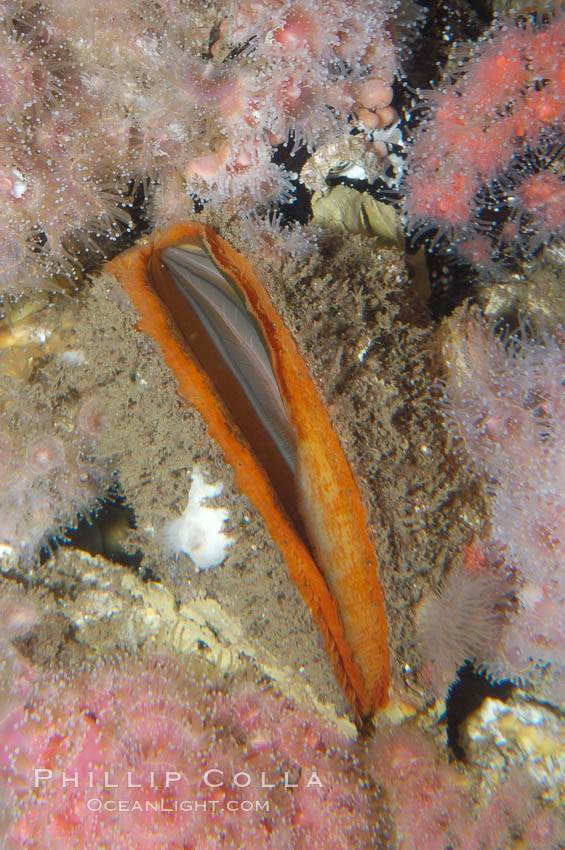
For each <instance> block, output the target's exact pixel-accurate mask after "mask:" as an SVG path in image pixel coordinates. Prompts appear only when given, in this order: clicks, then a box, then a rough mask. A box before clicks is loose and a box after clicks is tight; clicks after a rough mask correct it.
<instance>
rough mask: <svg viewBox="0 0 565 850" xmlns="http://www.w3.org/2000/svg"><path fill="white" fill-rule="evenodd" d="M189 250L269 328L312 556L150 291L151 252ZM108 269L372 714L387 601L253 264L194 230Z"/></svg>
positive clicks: (319, 409)
mask: <svg viewBox="0 0 565 850" xmlns="http://www.w3.org/2000/svg"><path fill="white" fill-rule="evenodd" d="M187 242H188V243H190V242H193V243H195V242H196V243H204V245H205V246H206V248H207V249H208V251H209V252H210V255H211V257H212V258H213V260H214V262H215V263H216V265H217V266H218V267H219V268H220V269H221V270H223V271H225V272H226V273H227V274H228V276H229V277H231V279H232V280H233V281H234V282H235V284H236V285H237V286H238V287H239V289H240V291H241V292H242V293H243V294H244V296H245V299H246V302H247V306H248V308H249V309H250V310H251V311H252V312H253V314H254V315H255V317H256V319H257V321H258V322H259V325H260V326H261V328H262V330H263V334H264V337H265V339H266V340H267V343H268V345H269V348H270V353H271V357H272V363H273V370H274V372H275V375H276V378H277V380H278V383H279V388H280V392H281V395H282V397H283V399H284V402H285V406H286V408H287V413H288V415H289V419H290V422H291V424H292V426H293V429H294V432H295V435H296V444H297V488H298V499H299V506H300V513H301V515H302V517H303V519H304V521H305V524H306V527H307V528H308V532H309V537H310V543H311V545H312V547H313V549H314V556H313V555H312V553H311V550H310V549H309V548H308V547H307V545H306V544H305V543H304V541H303V540H302V539H301V538H300V537H299V535H298V534H297V532H296V530H295V529H294V527H293V525H292V524H291V522H290V520H289V519H288V517H287V515H286V514H285V512H284V510H283V508H282V507H281V505H280V503H279V501H278V499H277V496H276V494H275V493H274V491H273V489H272V486H271V484H270V481H269V479H268V478H267V475H266V473H265V471H264V469H263V467H262V466H261V465H260V463H259V462H258V461H257V460H256V459H255V457H254V455H253V451H252V447H250V446H249V444H248V443H247V441H246V440H245V439H244V437H243V436H242V434H241V433H240V431H239V429H238V428H237V426H235V424H234V423H233V422H232V421H231V418H230V414H229V413H228V411H227V409H226V408H225V405H224V403H223V402H222V400H221V399H220V398H219V397H218V395H217V394H216V392H215V390H214V388H213V386H212V384H211V382H210V380H209V379H208V377H207V375H206V374H205V373H204V372H203V371H202V368H201V366H200V364H199V363H198V361H197V360H196V359H195V357H194V355H193V354H192V352H191V350H190V348H189V346H188V345H187V343H186V342H185V340H184V339H183V337H182V336H181V334H180V332H179V331H178V329H177V327H176V326H175V322H174V320H173V318H172V316H171V314H170V312H169V311H168V309H167V308H166V307H165V306H164V304H163V303H162V301H161V300H160V298H159V297H158V296H157V295H156V293H155V292H154V291H153V289H152V287H151V285H150V282H149V279H148V275H147V265H148V262H149V259H150V257H151V256H152V255H153V254H154V252H159V251H162V250H163V249H164V248H166V247H168V246H170V245H179V244H181V243H187ZM106 271H108V272H109V273H110V274H113V275H115V276H116V277H117V278H118V280H119V281H120V283H121V284H122V286H123V288H124V289H125V291H126V292H127V294H128V296H129V297H130V299H131V301H132V303H133V305H134V307H135V308H136V310H137V311H138V312H139V314H140V316H141V320H140V322H139V324H138V328H139V330H141V331H143V332H144V333H146V334H148V335H149V336H150V337H152V338H153V339H154V340H155V341H156V342H157V344H158V346H159V348H160V350H161V352H162V355H163V358H164V360H165V363H166V364H167V366H168V367H169V368H170V369H171V370H172V371H173V372H174V374H175V376H176V379H177V381H178V387H179V391H180V393H181V395H182V396H183V398H184V399H185V400H186V401H187V402H188V403H189V404H192V405H194V406H195V407H196V408H197V409H198V410H199V411H200V413H201V414H202V416H203V418H204V419H205V421H206V422H207V425H208V429H209V432H210V435H211V436H212V437H213V439H214V440H216V442H217V443H219V445H220V446H221V448H222V449H223V451H224V453H225V455H226V458H227V460H228V461H229V463H230V464H231V465H232V466H233V468H234V471H235V483H236V485H237V487H238V488H239V489H240V490H241V491H242V492H243V493H245V494H246V495H247V496H248V498H249V499H250V500H251V501H252V502H253V504H254V505H255V507H256V508H257V510H258V511H259V512H260V513H261V514H262V516H263V519H264V521H265V525H266V526H267V528H268V530H269V532H270V534H271V535H272V537H273V539H274V540H275V541H276V543H277V544H278V546H279V547H280V549H281V551H282V553H283V555H284V557H285V559H286V562H287V565H288V570H289V573H290V576H291V578H292V580H293V581H294V582H295V584H296V585H297V586H298V587H299V589H300V591H301V593H302V595H303V597H304V599H305V601H306V603H307V604H308V606H309V608H310V611H311V612H312V615H313V617H314V619H315V620H316V622H317V624H318V626H319V628H320V630H321V632H322V634H323V636H324V638H325V642H326V647H327V651H328V654H329V656H330V658H331V660H332V663H333V665H334V669H335V672H336V676H337V678H338V680H339V682H340V683H341V685H342V687H343V688H344V690H345V692H346V694H347V696H348V698H349V701H350V703H351V705H352V708H353V711H354V713H355V715H356V716H357V717H358V718H360V719H366V718H369V717H370V716H372V714H373V713H374V711H375V710H376V709H377V708H379V707H381V706H383V705H384V704H386V702H387V699H388V687H389V676H390V673H389V653H388V643H387V626H386V619H385V613H384V605H383V596H382V592H381V588H380V584H379V579H378V575H377V562H376V557H375V554H374V551H373V547H372V545H371V541H370V539H369V535H368V532H367V527H366V516H365V511H364V507H363V504H362V500H361V496H360V493H359V490H358V487H357V485H356V483H355V480H354V477H353V473H352V470H351V468H350V466H349V464H348V462H347V460H346V458H345V455H344V453H343V450H342V448H341V445H340V443H339V440H338V439H337V436H336V434H335V432H334V430H333V428H332V426H331V423H330V419H329V416H328V413H327V411H326V409H325V408H324V406H323V404H322V402H321V400H320V397H319V395H318V392H317V390H316V388H315V385H314V383H313V381H312V379H311V377H310V375H309V374H308V369H307V366H306V364H305V362H304V360H303V359H302V357H301V356H300V354H299V353H298V350H297V348H296V345H295V343H294V340H293V339H292V337H291V335H290V333H289V332H288V330H287V329H286V328H285V326H284V324H283V322H282V320H281V319H280V317H279V316H278V315H277V314H276V312H275V310H274V308H273V306H272V304H271V301H270V299H269V297H268V295H267V293H266V291H265V289H264V287H263V286H262V284H261V283H260V282H259V281H258V280H257V277H256V276H255V273H254V271H253V269H252V267H251V264H250V263H249V262H248V260H246V258H245V257H244V256H242V255H241V254H239V253H238V252H237V251H235V250H234V249H233V248H232V247H231V246H230V245H229V244H228V243H227V242H226V241H225V240H224V239H222V238H221V237H220V236H218V234H217V233H215V232H214V231H213V230H212V229H211V228H209V227H206V226H205V225H202V224H199V223H195V222H191V223H185V224H179V225H175V226H174V227H172V228H170V229H169V230H167V231H165V232H162V233H156V234H153V235H152V237H151V238H150V239H149V241H148V242H147V243H146V244H143V245H141V246H136V247H134V248H132V249H131V250H129V251H126V252H125V253H123V254H121V255H119V256H118V257H117V258H116V259H114V260H112V261H111V262H110V263H108V264H107V265H106Z"/></svg>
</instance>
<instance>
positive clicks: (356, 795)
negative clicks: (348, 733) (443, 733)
mask: <svg viewBox="0 0 565 850" xmlns="http://www.w3.org/2000/svg"><path fill="white" fill-rule="evenodd" d="M0 613H2V615H3V616H2V622H1V624H0V682H6V681H7V680H8V679H9V681H10V688H9V696H8V697H7V698H6V699H5V700H3V701H1V702H0V780H1V786H0V787H1V789H2V793H1V794H0V846H1V847H6V848H7V847H16V846H17V847H20V848H24V847H25V848H32V847H33V848H35V850H41V848H47V847H57V848H60V850H72V848H82V847H96V848H98V850H105V848H108V850H110V848H111V850H122V848H123V850H130V848H132V847H135V848H136V850H156V848H159V850H183V848H187V847H194V848H197V847H198V848H208V850H216V848H220V847H221V848H226V850H241V849H242V848H248V847H253V848H254V850H281V848H290V847H292V848H295V850H301V848H311V847H314V846H320V847H324V848H328V850H369V848H375V847H387V848H391V850H412V848H414V850H416V848H419V847H423V846H425V847H426V848H429V850H443V848H445V847H447V846H450V847H453V848H454V850H476V848H478V847H481V848H484V850H503V848H516V850H518V848H519V847H534V846H535V847H538V848H539V850H558V848H559V846H560V822H559V820H558V818H557V816H556V814H555V813H554V812H553V811H552V810H551V809H550V808H549V807H548V806H546V805H544V804H543V803H540V800H539V794H540V790H541V789H540V788H539V787H538V786H536V785H535V784H534V783H533V782H531V781H529V780H528V778H527V774H526V773H525V772H523V771H519V772H517V773H514V774H512V775H511V776H510V777H509V778H508V779H507V780H506V781H503V782H502V783H501V785H500V786H499V787H498V788H496V789H495V790H494V791H493V792H492V793H491V794H490V795H487V796H486V799H485V800H484V801H483V802H482V804H479V805H478V806H477V805H475V802H474V801H473V799H472V796H471V794H470V793H469V789H468V787H467V784H466V783H465V782H464V780H463V778H462V776H461V774H460V773H459V772H458V771H457V769H456V768H454V767H453V766H449V765H448V764H447V763H446V762H445V760H442V759H441V757H440V756H439V754H438V752H437V751H436V749H435V747H434V745H433V743H432V742H431V740H429V739H428V738H427V737H426V736H425V735H424V733H423V732H421V731H420V730H417V729H415V728H413V727H410V726H404V727H399V728H396V729H382V728H381V729H380V730H378V731H377V732H376V733H375V734H374V735H373V736H372V738H371V740H370V741H369V742H368V743H367V745H366V746H363V747H362V746H360V745H358V744H355V743H353V742H352V741H349V740H347V739H346V738H345V737H344V735H343V734H342V732H340V731H339V730H338V729H337V728H336V727H335V726H332V725H330V724H328V723H327V722H325V721H323V720H321V719H320V717H318V716H317V715H316V714H314V713H313V712H311V711H309V710H307V709H304V708H302V707H300V706H298V705H297V704H295V703H294V702H293V701H292V700H290V699H288V698H285V697H282V696H280V695H278V694H276V693H274V692H270V691H268V690H266V689H265V688H260V687H258V686H257V685H253V684H251V683H249V682H247V683H246V682H245V681H243V680H241V678H240V677H239V676H238V675H234V677H232V680H231V682H230V688H229V691H227V690H226V688H225V685H222V684H221V683H220V682H219V681H218V680H217V679H215V678H214V677H213V676H209V675H207V674H205V672H204V671H203V670H201V669H200V670H198V669H197V670H194V669H192V670H186V669H184V668H183V666H182V665H181V664H180V662H179V661H177V660H175V659H174V658H171V657H168V656H159V657H152V658H151V657H150V658H147V659H144V660H142V659H131V658H121V659H116V660H115V661H114V662H113V663H109V662H106V663H98V664H88V665H83V666H78V667H75V668H68V669H49V670H45V669H42V670H38V669H36V668H34V667H33V666H30V664H29V663H28V662H26V661H25V660H24V659H23V658H22V657H21V656H19V655H18V653H17V652H16V651H15V650H14V649H13V648H11V647H10V646H9V645H8V644H7V640H9V639H10V638H13V637H15V636H17V635H21V634H22V633H23V632H25V631H26V630H27V629H29V628H30V627H33V626H34V625H35V624H36V623H37V611H36V610H35V608H34V607H33V606H30V605H29V604H28V603H26V601H25V600H20V599H19V598H18V597H17V596H15V595H10V596H6V598H5V600H4V604H3V605H2V606H0ZM6 691H8V689H7V688H6Z"/></svg>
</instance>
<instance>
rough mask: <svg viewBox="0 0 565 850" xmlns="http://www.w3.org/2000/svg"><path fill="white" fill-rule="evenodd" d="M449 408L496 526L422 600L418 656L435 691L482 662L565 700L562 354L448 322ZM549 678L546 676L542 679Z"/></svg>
mask: <svg viewBox="0 0 565 850" xmlns="http://www.w3.org/2000/svg"><path fill="white" fill-rule="evenodd" d="M450 326H451V335H450V338H449V341H448V342H447V344H446V346H445V355H446V361H447V379H446V406H445V413H446V418H447V422H448V424H449V426H450V427H451V428H452V429H453V430H454V431H455V433H456V434H457V435H458V436H459V438H460V440H461V445H462V448H463V449H464V451H465V453H466V454H467V455H468V456H469V458H470V459H471V462H472V465H473V467H474V468H475V470H476V471H477V472H478V473H479V474H481V475H483V476H485V478H486V481H487V489H488V494H489V522H488V526H487V528H486V529H485V532H484V542H483V543H475V544H474V545H472V546H470V547H469V548H468V550H467V552H466V554H465V560H464V564H463V566H462V567H457V568H455V569H453V570H452V571H451V572H450V573H449V574H448V576H447V578H446V581H445V584H444V586H443V587H442V589H441V593H440V595H439V596H438V597H433V596H432V597H431V598H429V599H428V600H426V601H425V602H424V603H422V608H421V610H420V614H419V626H420V639H421V651H422V654H423V656H424V660H425V662H426V666H427V668H428V669H427V670H426V673H427V675H428V677H429V679H430V681H431V683H432V686H433V688H434V689H435V690H436V692H438V691H439V692H441V690H442V689H444V687H445V686H446V685H447V684H449V682H450V681H451V680H452V679H453V676H454V674H455V673H456V671H457V667H459V666H460V665H462V664H463V663H464V662H465V661H474V662H475V663H477V664H478V665H479V666H481V667H483V668H485V669H486V670H488V671H490V672H491V673H492V674H493V675H494V676H495V677H496V678H499V679H500V678H510V679H513V680H517V681H523V682H534V681H536V682H537V680H539V679H540V677H541V678H542V681H541V682H537V683H538V685H539V688H540V692H542V693H543V694H544V695H545V696H546V697H547V698H549V699H550V700H552V701H553V702H554V703H556V704H559V703H563V701H564V700H565V666H564V663H563V658H564V650H565V642H564V641H565V638H564V636H565V571H564V569H563V563H564V560H565V490H564V486H563V470H564V469H565V391H564V387H565V348H564V345H563V333H562V331H561V330H558V331H556V332H555V333H554V334H553V335H550V334H549V333H547V334H546V335H545V336H544V335H543V334H542V333H540V334H539V338H538V340H537V341H536V343H535V344H534V343H529V342H526V341H524V340H519V339H518V338H516V337H511V338H509V339H506V340H501V339H499V338H497V337H496V335H495V334H494V332H493V330H492V329H491V328H489V327H488V325H486V324H484V323H483V322H482V321H481V320H479V319H477V317H476V316H474V315H473V314H472V313H469V312H463V313H462V314H461V315H459V316H457V315H456V316H455V317H453V318H452V319H451V322H450ZM542 671H543V672H542Z"/></svg>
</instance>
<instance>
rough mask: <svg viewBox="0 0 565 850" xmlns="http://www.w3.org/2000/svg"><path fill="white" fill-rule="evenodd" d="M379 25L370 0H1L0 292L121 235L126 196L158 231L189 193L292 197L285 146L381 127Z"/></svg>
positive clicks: (384, 94) (389, 52)
mask: <svg viewBox="0 0 565 850" xmlns="http://www.w3.org/2000/svg"><path fill="white" fill-rule="evenodd" d="M388 11H391V10H388ZM386 17H387V10H386V9H385V8H384V6H383V4H382V2H380V0H379V2H371V0H361V2H353V0H316V2H308V3H306V2H299V0H256V2H253V3H235V2H233V3H231V2H229V3H225V2H220V0H215V2H187V0H168V2H165V0H157V2H151V1H150V0H127V1H126V0H117V2H114V3H110V4H109V3H107V2H105V0H104V2H102V0H88V2H87V1H86V0H76V2H73V3H71V4H69V3H68V2H67V0H45V2H43V3H41V4H35V3H31V2H30V3H23V4H22V3H16V2H11V0H4V2H2V3H0V107H1V109H0V143H1V145H2V150H3V163H2V166H1V168H0V208H1V212H2V215H1V221H2V224H1V227H0V249H1V250H2V255H3V260H2V266H1V268H0V293H2V291H6V290H7V289H14V290H18V289H20V288H21V287H22V286H23V285H25V281H28V282H29V283H32V281H33V279H34V274H35V277H37V266H38V261H39V263H40V265H41V260H42V259H43V260H48V261H51V262H53V261H57V262H68V260H69V258H72V257H73V256H75V254H76V251H77V250H84V249H85V248H86V249H88V250H89V249H91V248H92V247H93V244H94V243H93V242H92V236H93V235H104V236H109V237H112V236H115V235H116V234H117V233H118V232H119V231H120V228H121V229H122V230H123V228H124V227H126V226H127V225H128V220H129V217H128V212H127V201H128V197H129V194H128V193H130V191H131V188H132V186H136V185H137V186H139V185H140V184H141V185H142V186H143V187H144V189H145V190H146V192H148V193H149V194H150V196H151V198H150V199H151V209H152V215H153V221H154V223H158V224H162V223H164V222H166V221H167V220H169V219H170V218H172V217H175V216H180V215H183V214H185V215H186V213H187V212H188V211H189V210H191V208H192V200H191V199H192V198H193V197H194V196H195V195H197V196H199V197H200V198H201V199H203V200H212V201H213V202H214V203H216V204H220V203H226V202H229V204H230V205H231V207H232V208H234V209H238V210H249V209H252V208H253V207H254V205H255V204H257V203H266V202H268V201H270V200H272V199H274V198H275V197H277V196H279V197H281V196H282V197H284V196H285V193H288V190H289V186H290V182H289V177H290V175H289V174H288V173H287V172H285V171H284V169H283V168H281V167H279V166H277V165H275V164H274V163H273V162H272V161H271V157H272V154H273V151H274V147H275V146H276V145H277V144H279V143H280V142H283V141H286V140H287V138H288V137H289V134H293V136H294V138H295V140H297V141H302V142H305V143H306V144H307V145H308V146H309V147H310V148H311V147H312V146H313V145H314V144H320V143H321V142H323V141H324V140H325V139H327V138H328V137H329V136H330V135H331V134H332V133H335V132H336V130H339V129H341V130H343V129H344V128H346V127H348V126H350V125H349V123H348V122H349V121H350V120H351V118H352V117H353V118H354V119H355V122H356V123H357V124H358V125H359V126H360V127H365V128H367V129H373V128H376V127H381V126H384V125H386V124H389V123H391V122H392V121H393V120H394V119H395V115H394V111H393V109H392V108H391V106H390V103H391V99H392V88H391V85H392V81H393V78H394V75H395V72H396V69H397V62H396V55H395V48H394V46H393V42H392V38H391V36H390V35H389V32H388V29H387V20H386ZM352 126H353V125H352Z"/></svg>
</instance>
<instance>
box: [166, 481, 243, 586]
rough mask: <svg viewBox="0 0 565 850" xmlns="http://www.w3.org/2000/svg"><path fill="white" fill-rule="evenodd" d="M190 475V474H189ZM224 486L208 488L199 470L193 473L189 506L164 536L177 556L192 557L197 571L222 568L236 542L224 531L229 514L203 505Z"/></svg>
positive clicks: (217, 483) (210, 486)
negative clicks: (228, 552)
mask: <svg viewBox="0 0 565 850" xmlns="http://www.w3.org/2000/svg"><path fill="white" fill-rule="evenodd" d="M189 474H190V473H189ZM222 489H223V484H222V483H221V482H220V481H218V482H216V483H215V484H207V483H206V481H205V480H204V478H203V477H202V475H200V473H199V472H198V470H194V472H193V473H192V484H191V486H190V491H189V494H188V504H187V506H186V508H185V509H184V512H183V513H182V514H181V516H180V517H179V518H178V519H174V520H171V522H168V523H167V524H166V526H165V529H164V536H165V539H166V541H167V544H168V547H169V548H170V550H171V551H172V552H173V553H174V554H175V555H178V554H179V553H180V552H184V553H185V555H189V556H190V557H191V558H192V560H193V561H194V563H195V565H196V569H198V570H208V569H210V567H217V566H219V565H220V564H221V563H222V561H223V560H224V559H225V557H226V553H227V548H228V546H231V544H232V543H233V539H232V538H231V537H228V535H227V534H224V533H223V531H222V527H223V525H224V522H225V521H226V520H227V518H228V516H229V514H228V512H227V511H226V510H225V509H224V508H210V507H206V506H205V505H204V504H203V503H204V502H205V501H206V500H207V499H210V498H212V497H213V496H218V495H219V494H220V493H221V492H222Z"/></svg>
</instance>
